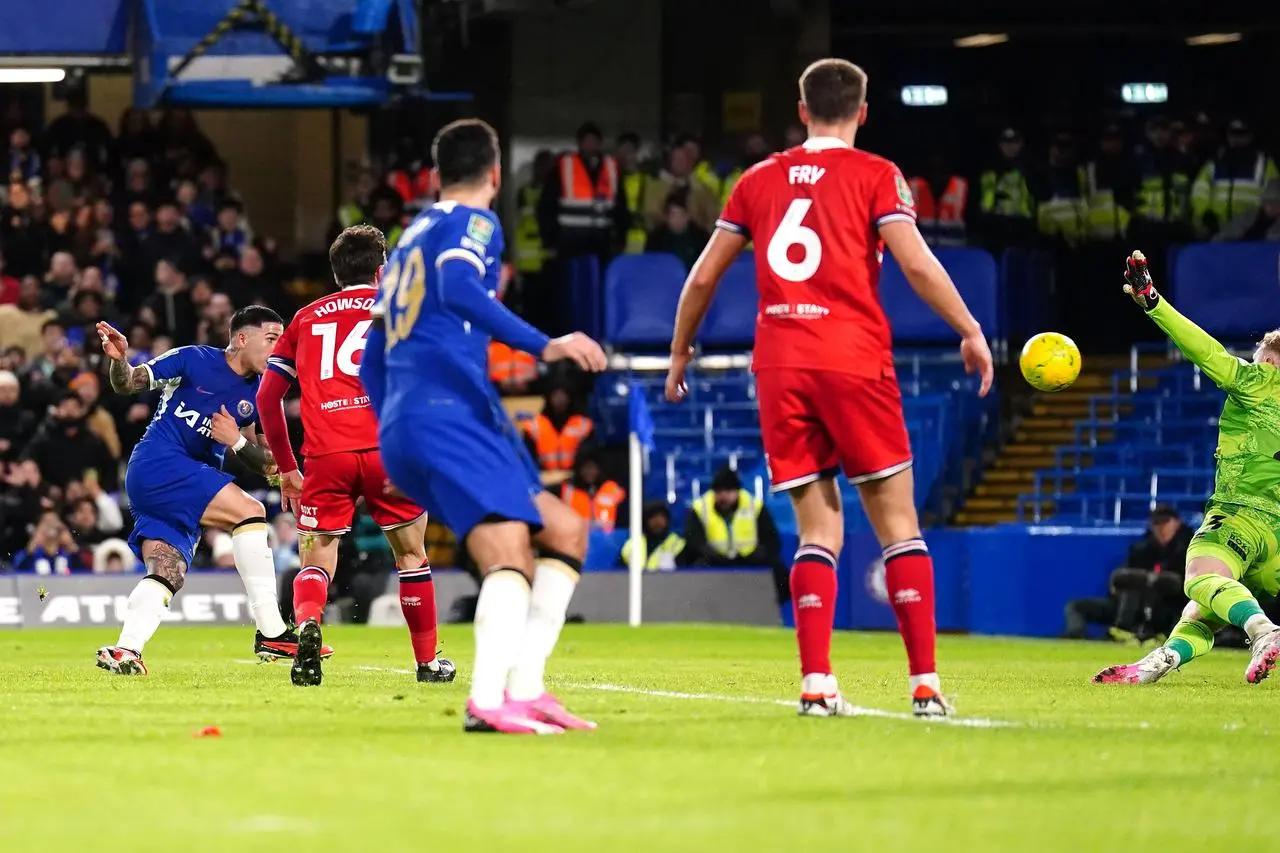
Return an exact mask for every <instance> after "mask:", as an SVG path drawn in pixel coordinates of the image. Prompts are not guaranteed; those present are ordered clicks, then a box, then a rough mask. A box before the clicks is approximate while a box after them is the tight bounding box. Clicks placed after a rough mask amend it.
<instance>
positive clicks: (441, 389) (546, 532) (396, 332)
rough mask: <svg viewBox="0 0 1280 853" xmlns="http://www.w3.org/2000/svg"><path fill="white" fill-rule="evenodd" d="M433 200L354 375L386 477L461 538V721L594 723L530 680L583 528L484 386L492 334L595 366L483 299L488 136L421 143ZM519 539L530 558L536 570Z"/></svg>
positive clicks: (487, 728)
mask: <svg viewBox="0 0 1280 853" xmlns="http://www.w3.org/2000/svg"><path fill="white" fill-rule="evenodd" d="M432 159H433V160H434V161H435V164H436V169H437V171H438V173H439V177H440V201H439V202H437V203H436V204H434V205H432V206H431V207H430V208H428V209H427V210H425V211H423V212H422V213H421V214H419V216H418V217H417V219H415V220H414V222H413V223H412V224H411V225H410V226H409V227H408V229H407V230H406V231H405V232H404V234H403V236H401V238H400V242H399V244H398V245H397V246H396V249H395V251H394V252H393V253H392V255H391V257H390V259H389V260H388V262H387V267H386V270H385V273H384V275H383V276H382V294H381V297H380V302H379V304H378V305H377V306H375V307H374V311H373V314H374V322H373V325H372V327H371V328H370V331H369V338H368V343H367V345H366V348H365V353H364V357H363V360H362V363H361V368H360V378H361V380H362V381H363V382H364V385H365V388H366V390H367V391H368V394H369V400H370V403H371V405H372V406H373V409H374V411H375V412H376V413H377V415H378V421H379V433H378V434H379V439H380V444H381V448H382V458H383V463H384V465H385V467H386V470H387V474H388V476H389V477H390V478H391V481H392V483H394V484H395V485H396V487H398V488H399V489H400V490H401V491H402V492H404V493H405V494H406V495H408V496H409V497H410V498H412V499H413V500H414V501H415V502H417V503H418V504H419V505H420V506H423V507H424V508H426V509H427V511H428V512H429V513H431V516H432V517H433V518H438V519H441V520H443V521H444V523H445V524H446V525H448V527H449V528H450V529H452V530H453V532H454V534H455V535H457V537H458V539H459V540H460V541H463V542H465V543H466V547H467V550H468V552H469V553H470V554H471V556H472V557H473V558H474V559H475V562H476V565H477V566H479V567H480V571H481V573H482V574H483V575H484V580H483V582H482V583H481V586H480V598H479V600H478V601H477V603H476V615H475V641H476V654H475V666H474V667H473V670H472V680H471V695H470V699H469V700H468V702H467V708H466V714H465V719H464V728H465V729H466V730H467V731H473V732H506V733H513V734H556V733H560V732H563V731H564V730H565V729H594V728H595V724H594V723H591V722H588V721H587V720H583V719H581V718H579V717H577V716H575V715H573V714H571V713H569V712H568V711H567V710H566V709H565V708H564V706H563V705H561V704H560V702H559V701H557V700H556V698H555V697H554V696H552V695H551V694H550V693H548V692H547V690H546V686H545V685H544V682H543V674H544V671H545V669H546V664H547V658H548V657H549V656H550V655H551V652H552V650H553V649H554V648H555V645H556V642H557V640H558V639H559V637H560V630H561V628H562V627H563V626H564V620H565V611H566V610H567V608H568V606H569V600H570V598H572V596H573V590H574V588H575V586H576V585H577V581H578V575H579V573H580V572H581V570H582V559H583V557H584V555H585V554H586V546H587V526H586V521H585V520H584V519H583V518H581V517H580V516H579V515H577V514H576V513H575V512H574V511H573V510H571V509H570V508H569V507H568V506H566V505H565V504H564V503H563V502H562V501H561V500H560V499H559V498H556V497H554V496H553V495H551V494H549V493H547V492H545V491H543V489H542V485H541V481H540V479H539V474H538V470H537V467H536V466H535V465H534V464H533V461H532V460H531V459H530V458H529V454H528V452H527V451H526V450H525V449H524V445H523V442H522V441H521V440H520V439H519V437H518V436H517V435H516V433H515V428H514V427H513V425H512V423H511V421H510V419H509V418H508V416H507V414H506V412H505V410H504V409H503V407H502V403H501V401H499V399H498V396H497V393H496V392H495V391H494V388H493V385H492V384H491V383H490V382H489V378H488V364H487V362H488V356H487V353H488V347H489V340H490V338H495V339H497V340H499V341H501V342H503V343H505V344H507V345H509V346H511V347H513V348H515V349H518V350H522V351H524V352H527V353H531V354H533V355H536V356H541V358H542V359H543V360H544V361H559V360H564V359H567V360H570V361H573V362H575V363H576V364H578V365H579V366H580V367H582V368H583V369H585V370H589V371H595V372H598V371H601V370H603V369H604V368H605V365H606V359H605V355H604V351H603V350H601V349H600V345H599V344H597V343H596V342H595V341H593V340H591V339H590V338H588V337H586V336H585V335H581V334H572V335H566V336H565V337H562V338H556V339H554V340H552V339H550V338H548V337H547V336H546V335H544V334H543V333H542V332H540V331H538V330H537V329H535V328H533V327H532V326H530V325H529V324H528V323H525V322H524V321H523V320H521V319H520V318H519V317H517V316H516V315H515V314H513V313H511V312H510V311H508V310H507V309H506V308H505V307H503V305H502V303H501V302H500V301H498V300H497V299H496V294H497V292H498V290H499V289H500V287H499V285H500V276H501V266H502V264H501V255H502V248H503V241H502V226H501V225H500V224H499V222H498V219H497V217H496V216H495V215H494V214H493V213H492V212H491V211H490V210H489V205H490V204H492V203H493V199H494V197H495V195H496V194H497V192H498V184H499V180H500V176H501V167H500V165H499V161H498V138H497V135H496V134H495V133H494V131H493V128H491V127H490V126H489V125H487V124H485V123H484V122H482V121H478V120H474V119H464V120H461V121H456V122H453V123H452V124H450V125H448V126H446V127H445V128H444V129H443V130H441V131H440V133H439V134H438V135H437V136H436V138H435V141H434V143H433V144H432ZM533 546H537V548H538V554H539V558H538V559H537V560H536V561H535V559H534V556H533V550H532V549H533Z"/></svg>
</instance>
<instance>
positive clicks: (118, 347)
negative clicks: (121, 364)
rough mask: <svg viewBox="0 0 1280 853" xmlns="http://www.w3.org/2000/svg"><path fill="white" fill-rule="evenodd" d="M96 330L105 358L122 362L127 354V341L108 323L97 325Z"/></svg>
mask: <svg viewBox="0 0 1280 853" xmlns="http://www.w3.org/2000/svg"><path fill="white" fill-rule="evenodd" d="M97 330H98V340H100V341H102V351H103V352H104V353H106V355H107V358H110V359H112V360H114V361H124V359H125V356H126V355H127V354H128V352H129V339H128V338H126V337H125V336H124V335H122V334H121V333H120V330H119V329H117V328H115V327H114V326H112V325H111V324H110V323H99V324H98V325H97Z"/></svg>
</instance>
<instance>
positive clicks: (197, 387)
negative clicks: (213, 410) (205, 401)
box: [196, 385, 213, 397]
mask: <svg viewBox="0 0 1280 853" xmlns="http://www.w3.org/2000/svg"><path fill="white" fill-rule="evenodd" d="M196 391H197V393H200V394H208V395H209V396H210V397H212V396H213V392H212V391H206V390H204V389H203V388H201V387H200V386H199V385H197V386H196Z"/></svg>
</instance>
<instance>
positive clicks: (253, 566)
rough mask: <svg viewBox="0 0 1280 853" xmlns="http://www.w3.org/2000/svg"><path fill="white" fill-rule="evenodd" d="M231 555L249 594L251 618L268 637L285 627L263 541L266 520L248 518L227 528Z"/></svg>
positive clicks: (268, 549)
mask: <svg viewBox="0 0 1280 853" xmlns="http://www.w3.org/2000/svg"><path fill="white" fill-rule="evenodd" d="M231 555H232V556H233V557H235V561H236V571H237V572H239V573H240V580H241V581H242V582H243V583H244V591H245V595H246V596H248V598H249V612H250V613H251V614H253V622H254V624H255V625H257V626H258V630H259V631H261V632H262V636H264V637H266V638H268V639H270V638H272V637H279V636H280V635H281V634H283V633H284V632H285V631H287V630H289V629H288V626H286V625H285V624H284V619H282V618H280V597H279V592H278V591H277V589H276V562H275V560H274V559H273V558H272V556H271V546H270V545H268V544H267V523H266V522H265V521H262V522H258V521H252V522H247V523H245V524H241V525H240V526H239V527H237V528H235V529H234V530H232V531H231Z"/></svg>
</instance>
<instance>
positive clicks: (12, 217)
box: [0, 182, 46, 276]
mask: <svg viewBox="0 0 1280 853" xmlns="http://www.w3.org/2000/svg"><path fill="white" fill-rule="evenodd" d="M45 242H46V240H45V227H44V223H43V222H41V221H40V220H39V219H38V218H37V216H36V209H35V199H34V198H33V197H32V193H31V190H30V189H28V188H27V185H26V184H24V183H18V182H11V183H10V184H9V197H8V200H7V201H6V202H5V205H4V207H3V208H0V250H2V251H3V252H4V256H5V258H7V259H8V267H9V272H11V273H12V274H13V275H18V276H28V275H36V276H38V275H41V274H43V273H44V260H45Z"/></svg>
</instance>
